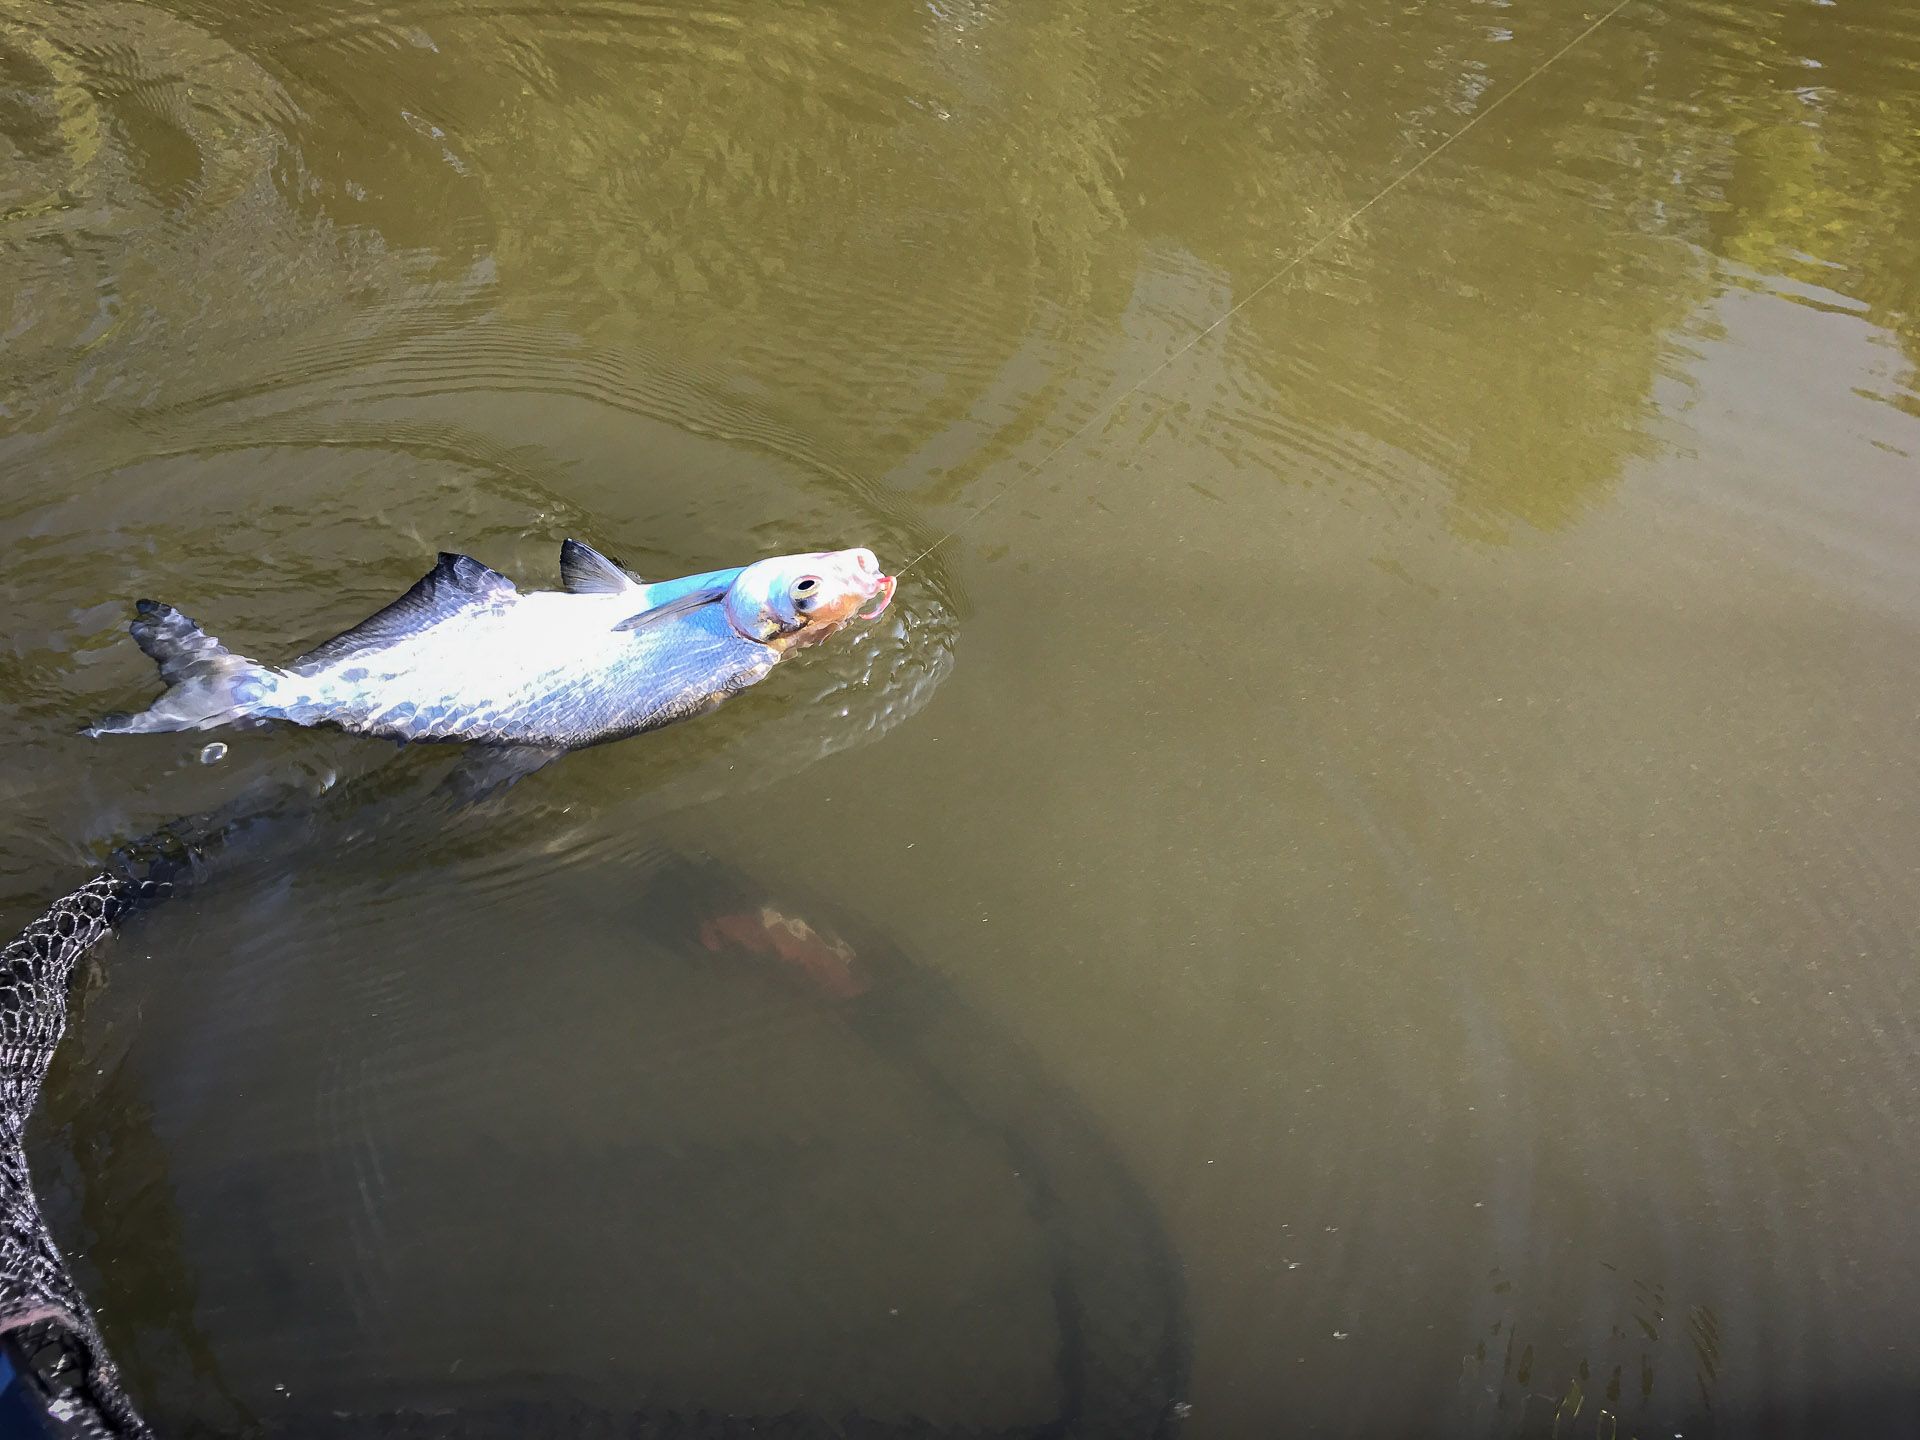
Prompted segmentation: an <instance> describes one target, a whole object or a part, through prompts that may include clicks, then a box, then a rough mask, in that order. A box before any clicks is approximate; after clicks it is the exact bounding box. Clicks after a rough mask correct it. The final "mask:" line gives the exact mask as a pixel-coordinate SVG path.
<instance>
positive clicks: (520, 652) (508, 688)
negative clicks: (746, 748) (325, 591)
mask: <svg viewBox="0 0 1920 1440" xmlns="http://www.w3.org/2000/svg"><path fill="white" fill-rule="evenodd" d="M560 575H561V583H562V585H563V586H564V588H563V589H561V590H536V591H521V590H519V589H517V588H516V587H515V585H514V583H513V581H512V580H510V579H508V578H507V577H506V576H505V575H503V574H501V573H500V572H499V571H497V570H493V569H491V568H489V567H488V566H486V565H483V564H482V563H481V562H480V561H478V560H475V559H473V558H472V557H471V556H468V555H459V554H454V553H451V552H443V553H442V554H441V555H440V558H439V561H438V563H437V564H435V566H434V567H433V569H432V570H430V571H428V572H427V574H426V575H424V576H423V577H421V579H420V580H419V582H418V583H417V584H415V585H414V586H413V588H412V589H410V590H408V591H407V593H406V594H404V595H402V596H401V597H400V598H399V599H398V600H395V601H394V602H393V603H392V604H390V605H388V606H386V607H385V608H384V609H382V610H380V611H378V612H377V613H376V614H374V615H372V616H370V617H368V618H367V619H366V620H363V621H362V622H361V623H360V624H358V625H356V626H354V627H353V628H352V629H351V630H348V631H346V632H344V633H343V634H340V635H337V636H335V637H334V638H333V639H331V640H328V641H327V642H326V643H324V644H322V645H318V646H316V647H315V648H313V649H312V650H309V651H307V652H306V653H305V654H304V655H300V656H297V657H296V658H295V659H293V660H291V661H289V662H288V663H286V664H285V665H283V666H277V667H276V666H271V665H263V664H261V663H260V662H259V661H257V660H252V659H248V658H247V657H246V656H243V655H237V654H234V653H233V652H231V651H229V650H228V649H227V648H226V646H224V645H222V644H221V643H220V642H219V641H218V640H217V639H215V638H214V637H213V636H211V635H209V634H207V633H206V631H204V630H203V629H201V627H200V626H199V625H197V624H195V623H194V622H193V621H192V620H190V619H188V618H187V617H186V616H185V615H183V614H181V613H180V612H179V611H178V610H176V609H174V608H173V607H172V606H170V605H164V604H159V603H157V602H155V601H152V600H141V601H139V602H138V603H137V604H136V605H135V607H134V608H135V618H134V620H133V622H132V624H131V626H130V627H129V629H130V631H131V633H132V635H133V638H134V641H135V642H136V643H137V644H138V645H139V646H140V648H141V650H143V651H144V652H145V653H146V654H147V656H148V657H149V658H151V659H152V660H153V661H154V662H155V663H156V664H157V665H158V666H159V667H160V678H161V680H162V681H163V682H164V683H165V685H166V687H167V688H166V689H165V691H164V692H163V693H162V694H161V695H160V697H159V698H158V699H157V700H155V701H154V703H153V704H152V705H151V706H150V707H148V708H147V709H146V710H144V711H142V712H140V713H139V714H135V715H108V716H105V717H103V718H101V719H100V720H98V721H96V722H95V723H94V724H93V725H91V726H89V727H87V728H86V729H85V730H84V731H83V732H82V733H83V734H87V735H93V736H101V735H143V734H156V733H165V732H172V731H183V730H211V729H216V728H220V727H235V728H243V729H244V728H258V727H264V726H270V725H272V724H275V723H286V724H292V725H302V726H316V725H330V726H335V727H338V728H339V729H342V730H346V731H350V732H352V733H354V734H359V735H375V736H383V737H386V738H388V739H392V740H397V741H401V742H403V743H416V742H435V741H464V742H468V743H470V744H473V745H476V746H486V747H497V748H498V749H499V750H501V751H502V752H503V753H504V752H509V751H511V752H514V753H516V754H518V755H519V756H521V757H522V758H523V759H524V760H525V761H526V762H527V767H528V768H531V766H533V765H537V764H539V763H544V762H545V760H546V759H549V758H552V757H553V756H556V755H559V754H564V753H565V752H567V751H570V750H578V749H581V748H583V747H585V746H588V745H598V744H602V743H604V742H606V741H610V740H619V739H623V738H625V737H627V736H630V735H637V734H640V733H642V732H643V731H648V730H657V729H659V728H660V727H662V726H664V725H671V724H674V723H675V722H677V721H682V720H690V719H693V718H694V717H695V716H699V715H704V714H706V713H708V712H709V711H711V710H714V709H715V708H717V707H718V706H720V705H721V704H723V703H725V702H726V701H727V700H729V699H731V698H732V697H733V696H735V695H738V694H739V693H740V692H741V691H743V690H746V689H747V688H748V687H750V686H752V685H755V684H758V683H759V682H760V681H761V680H763V679H765V678H766V676H767V674H768V673H769V672H770V671H771V670H772V669H773V667H774V666H775V665H777V664H778V663H779V662H780V661H781V660H782V659H784V658H786V657H787V656H788V655H791V654H793V653H794V652H795V651H798V650H801V649H804V648H806V647H808V646H811V645H816V644H818V643H819V642H820V641H822V640H825V639H826V638H827V637H828V636H830V635H833V634H835V633H836V632H838V631H839V630H841V629H842V628H844V627H845V626H846V625H848V624H849V623H851V622H852V621H853V620H855V619H866V620H871V619H875V618H877V617H878V616H879V615H880V614H881V612H882V611H884V610H885V609H886V608H887V606H888V604H889V603H891V601H892V599H893V594H894V589H895V586H896V583H897V582H896V580H895V578H894V577H893V576H890V575H886V574H883V573H882V571H881V568H880V562H879V559H878V558H877V557H876V556H875V555H874V553H873V551H871V550H868V549H864V548H857V549H850V550H822V551H815V552H812V553H810V554H802V555H779V556H774V557H772V558H770V559H765V560H759V561H756V562H754V563H753V564H751V565H743V566H739V567H736V568H734V569H731V570H710V571H705V572H702V573H700V574H697V575H687V576H683V577H681V578H679V579H677V580H664V581H656V582H654V583H651V584H649V583H648V582H646V581H644V580H642V579H640V577H638V576H637V575H634V574H633V573H632V572H631V571H629V570H627V569H626V567H624V566H623V565H621V564H620V563H619V562H618V561H615V560H611V559H609V558H608V557H607V556H605V555H603V554H601V553H600V552H599V551H598V550H595V549H593V548H592V547H591V546H589V545H585V544H582V543H581V542H579V541H577V540H568V541H566V542H565V543H564V544H563V545H562V546H561V550H560ZM876 602H877V603H876ZM869 605H871V606H872V608H871V609H867V608H864V607H867V606H869Z"/></svg>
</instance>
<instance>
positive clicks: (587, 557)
mask: <svg viewBox="0 0 1920 1440" xmlns="http://www.w3.org/2000/svg"><path fill="white" fill-rule="evenodd" d="M560 583H561V584H562V585H564V586H566V587H567V589H568V590H570V591H572V592H573V593H574V594H575V595H618V594H621V593H622V592H624V591H627V590H635V589H638V588H639V587H640V586H641V585H643V584H644V583H646V582H644V581H643V580H641V578H640V577H639V576H638V575H636V574H634V573H633V572H632V571H631V570H629V569H627V567H626V566H624V565H622V564H621V563H620V562H619V561H618V560H612V559H609V558H608V557H607V556H605V555H602V554H601V553H600V552H599V551H598V550H596V549H594V548H593V547H592V546H591V545H582V544H581V543H580V542H579V541H578V540H562V541H561V542H560Z"/></svg>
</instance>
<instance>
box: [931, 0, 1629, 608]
mask: <svg viewBox="0 0 1920 1440" xmlns="http://www.w3.org/2000/svg"><path fill="white" fill-rule="evenodd" d="M1632 3H1633V0H1617V3H1616V4H1615V5H1614V7H1613V8H1612V9H1611V10H1609V11H1607V12H1606V13H1605V14H1604V15H1602V16H1601V17H1600V18H1599V19H1598V20H1595V21H1594V22H1593V23H1592V24H1591V25H1589V26H1587V28H1586V29H1584V30H1582V31H1581V32H1580V33H1579V34H1578V35H1576V36H1574V37H1573V38H1572V39H1571V40H1569V41H1567V43H1566V44H1564V45H1562V46H1561V47H1560V48H1559V49H1558V50H1556V51H1554V52H1553V54H1551V55H1549V56H1548V57H1547V58H1546V59H1544V60H1542V61H1541V62H1540V63H1539V64H1538V65H1536V66H1534V67H1533V69H1531V70H1529V71H1528V72H1527V73H1526V75H1524V76H1523V77H1522V78H1521V79H1520V80H1519V81H1518V82H1517V83H1516V84H1513V85H1510V86H1509V87H1507V89H1505V90H1503V91H1501V92H1500V95H1499V96H1498V98H1496V99H1495V100H1494V102H1493V103H1492V104H1491V105H1489V106H1487V108H1486V109H1484V110H1482V111H1480V112H1479V113H1478V114H1477V115H1475V116H1474V117H1473V118H1472V119H1471V120H1469V121H1467V123H1466V124H1464V125H1462V126H1461V127H1460V128H1459V129H1458V130H1455V131H1454V132H1453V133H1452V134H1451V135H1449V136H1447V138H1446V139H1444V140H1442V141H1441V142H1440V143H1439V144H1438V145H1436V146H1434V147H1433V148H1432V149H1431V150H1429V151H1427V153H1426V154H1424V155H1422V156H1421V157H1420V158H1419V159H1418V160H1415V161H1414V162H1413V164H1411V165H1409V166H1408V167H1407V168H1406V169H1404V170H1402V171H1401V172H1400V173H1399V174H1398V175H1396V176H1394V177H1393V178H1392V179H1391V180H1389V181H1388V182H1387V183H1386V184H1385V185H1383V186H1381V187H1380V189H1379V190H1378V191H1377V192H1376V193H1375V194H1374V195H1373V197H1372V198H1371V199H1369V200H1368V201H1367V202H1366V203H1365V204H1364V205H1362V206H1361V207H1360V208H1359V209H1357V210H1355V211H1354V212H1353V213H1352V214H1351V215H1349V216H1347V218H1346V219H1344V220H1342V221H1341V222H1340V223H1339V224H1337V225H1335V226H1334V227H1333V228H1332V229H1330V230H1327V231H1325V232H1324V233H1323V234H1321V236H1320V237H1319V238H1318V239H1316V240H1314V241H1313V242H1312V243H1311V244H1309V245H1307V246H1306V248H1304V249H1303V250H1301V251H1299V252H1298V253H1297V254H1295V255H1294V257H1293V258H1292V259H1291V260H1289V261H1287V263H1286V264H1284V265H1282V266H1281V267H1280V268H1279V269H1278V270H1276V271H1274V272H1273V274H1271V275H1269V276H1268V277H1267V278H1266V279H1264V280H1262V281H1261V282H1260V283H1259V284H1258V285H1256V286H1254V287H1253V289H1251V290H1249V291H1248V292H1247V293H1246V295H1245V296H1244V297H1242V298H1241V299H1239V300H1237V301H1235V302H1234V303H1233V305H1232V306H1231V307H1229V308H1228V309H1227V310H1225V311H1224V312H1222V313H1221V315H1220V316H1219V318H1218V319H1216V320H1215V321H1214V322H1213V323H1212V324H1210V325H1208V326H1207V327H1206V328H1205V329H1204V330H1200V331H1196V332H1195V333H1194V334H1193V335H1192V336H1191V337H1189V338H1188V340H1187V341H1186V343H1185V344H1183V345H1181V346H1179V347H1178V348H1177V349H1175V350H1174V351H1172V352H1171V353H1170V354H1169V355H1167V357H1166V358H1165V359H1163V360H1162V361H1161V362H1160V363H1159V364H1158V365H1155V366H1154V367H1153V368H1152V369H1151V370H1149V371H1147V373H1146V374H1144V375H1142V376H1141V377H1140V378H1139V379H1138V380H1136V381H1134V382H1133V383H1132V384H1131V385H1129V386H1127V388H1126V389H1124V390H1122V391H1121V392H1120V393H1119V394H1118V395H1116V396H1115V397H1114V398H1113V399H1111V400H1109V401H1108V402H1107V403H1106V404H1105V405H1102V406H1101V407H1100V408H1099V409H1098V410H1096V411H1094V412H1093V414H1092V415H1090V416H1089V417H1088V418H1087V419H1086V420H1085V421H1083V422H1082V423H1081V424H1080V426H1079V427H1078V428H1077V429H1075V430H1074V431H1073V432H1072V433H1071V434H1069V435H1068V436H1067V438H1066V439H1064V440H1062V441H1061V442H1060V443H1059V444H1057V445H1055V446H1054V447H1053V448H1052V449H1051V450H1049V451H1048V452H1047V453H1046V454H1045V455H1042V456H1041V457H1040V459H1039V460H1038V461H1036V462H1035V463H1034V464H1033V465H1032V466H1031V467H1030V468H1029V469H1026V470H1024V471H1022V472H1021V473H1020V474H1018V475H1016V476H1014V477H1013V478H1012V479H1011V480H1009V481H1007V483H1006V484H1004V485H1002V486H1001V487H1000V488H999V489H998V490H996V491H994V492H993V494H991V495H989V496H988V497H987V499H986V501H985V502H984V503H983V504H982V505H981V506H980V508H979V509H977V510H975V511H974V512H973V513H972V514H971V515H969V516H967V517H966V518H965V519H964V520H962V521H960V523H959V524H957V525H955V526H954V527H953V528H952V529H951V530H949V531H947V532H946V534H944V535H942V536H941V537H940V538H939V539H938V540H936V541H934V542H933V543H932V544H931V545H929V546H927V548H926V549H924V550H922V551H921V552H920V553H919V554H918V555H916V556H914V557H913V559H911V560H909V561H908V562H907V563H906V564H904V565H902V566H901V567H900V569H899V571H898V572H897V573H899V574H901V575H904V574H906V573H907V571H909V570H911V569H913V567H914V566H916V565H918V564H919V563H920V562H921V561H922V560H924V559H926V558H927V556H929V555H931V554H932V553H933V552H934V551H936V550H938V549H939V548H940V547H941V546H942V545H944V544H946V543H947V541H949V540H951V539H953V537H954V536H955V535H958V534H959V533H960V532H961V531H962V530H963V529H965V528H966V527H967V526H969V525H971V524H973V523H974V521H976V520H978V519H979V518H980V517H981V516H982V515H984V514H986V513H987V511H989V510H991V509H992V508H993V507H994V506H995V505H998V504H999V503H1000V501H1001V500H1002V499H1003V498H1004V497H1005V496H1006V494H1007V492H1008V491H1009V490H1011V489H1013V487H1014V486H1016V485H1018V484H1019V483H1020V482H1021V481H1022V480H1025V479H1027V478H1029V477H1030V476H1033V475H1037V474H1039V473H1040V471H1042V470H1044V469H1046V468H1047V466H1048V465H1050V464H1052V463H1053V461H1054V459H1055V458H1056V457H1058V455H1059V454H1060V452H1061V451H1062V450H1064V449H1066V448H1067V446H1069V445H1071V444H1072V443H1073V442H1074V441H1076V440H1078V439H1079V438H1080V437H1081V436H1082V435H1085V434H1086V433H1087V432H1088V431H1089V430H1091V429H1093V427H1094V426H1095V425H1097V424H1099V423H1100V422H1101V421H1102V420H1105V419H1106V418H1107V417H1108V416H1110V415H1112V414H1113V412H1114V411H1116V410H1118V409H1119V408H1120V407H1121V406H1122V405H1124V404H1125V403H1126V402H1127V401H1128V400H1130V399H1132V398H1133V396H1134V395H1135V394H1136V393H1137V392H1138V391H1139V390H1140V389H1141V387H1142V386H1144V385H1145V384H1146V383H1147V382H1148V381H1149V380H1151V379H1153V378H1154V376H1156V375H1158V374H1159V373H1160V372H1161V371H1162V370H1164V369H1166V368H1167V367H1168V366H1169V365H1171V364H1173V362H1174V361H1176V360H1178V359H1179V358H1180V357H1181V356H1182V355H1184V354H1186V353H1187V352H1188V351H1189V350H1191V349H1193V347H1194V346H1196V345H1198V344H1199V343H1200V342H1201V341H1202V340H1204V339H1206V338H1207V336H1209V335H1211V334H1212V333H1213V332H1214V331H1216V330H1218V329H1219V328H1220V327H1221V326H1222V325H1224V324H1226V323H1227V322H1228V321H1229V320H1231V319H1232V318H1233V317H1234V316H1236V315H1238V314H1239V313H1240V312H1241V311H1242V310H1244V309H1246V308H1247V306H1249V305H1251V304H1252V303H1253V302H1254V301H1256V300H1258V299H1259V298H1260V297H1261V296H1262V295H1264V294H1265V293H1266V292H1267V291H1269V290H1271V289H1272V288H1273V287H1274V286H1275V285H1278V284H1279V283H1280V282H1281V281H1282V280H1284V279H1286V278H1287V276H1289V275H1291V274H1292V273H1293V272H1294V271H1295V270H1297V269H1298V268H1299V267H1300V266H1301V265H1302V264H1304V263H1305V262H1306V261H1308V260H1311V259H1312V258H1313V257H1314V256H1315V255H1316V254H1318V253H1319V252H1320V250H1321V249H1323V248H1324V247H1325V246H1326V244H1327V242H1328V241H1330V240H1333V239H1336V238H1338V237H1339V236H1341V235H1344V234H1346V233H1347V231H1348V230H1350V229H1352V228H1353V224H1354V222H1355V221H1356V220H1358V219H1359V218H1360V217H1361V216H1362V215H1364V214H1366V213H1367V212H1368V211H1369V210H1371V209H1372V208H1373V207H1374V206H1376V205H1378V204H1379V203H1380V202H1381V201H1382V200H1384V199H1386V198H1387V197H1388V196H1389V195H1391V194H1393V192H1394V191H1396V190H1398V189H1399V188H1400V187H1401V186H1402V185H1404V184H1406V183H1407V181H1409V180H1411V179H1412V178H1413V177H1414V176H1416V175H1418V174H1419V173H1420V172H1421V171H1422V170H1424V169H1426V167H1427V166H1428V164H1430V163H1431V162H1432V161H1433V160H1435V159H1437V158H1438V157H1439V156H1440V155H1441V154H1442V152H1444V151H1445V150H1446V149H1447V147H1448V146H1450V145H1451V144H1453V142H1454V141H1456V140H1458V139H1460V138H1461V137H1462V136H1463V135H1465V134H1466V133H1467V132H1468V131H1469V130H1471V129H1473V127H1474V126H1476V125H1478V124H1479V123H1480V122H1481V121H1482V120H1484V119H1486V118H1487V117H1488V116H1489V115H1491V114H1493V112H1494V111H1496V110H1498V109H1499V108H1500V107H1501V106H1502V105H1504V104H1506V103H1507V101H1509V100H1511V99H1512V98H1513V97H1514V96H1516V95H1518V94H1519V93H1520V92H1521V91H1522V90H1524V89H1526V88H1527V86H1529V85H1531V84H1532V83H1533V82H1534V81H1536V80H1538V79H1539V78H1540V77H1541V76H1542V75H1544V74H1546V73H1547V71H1548V70H1550V69H1552V68H1553V66H1554V65H1556V64H1557V63H1559V61H1560V60H1561V59H1562V58H1563V57H1564V56H1565V55H1566V54H1567V53H1568V52H1569V51H1570V50H1572V49H1573V48H1574V47H1575V46H1577V45H1579V44H1581V43H1582V42H1584V41H1585V40H1586V39H1587V38H1588V37H1589V36H1591V35H1592V34H1593V32H1594V31H1596V30H1598V29H1599V28H1600V27H1601V26H1602V25H1605V24H1606V23H1607V22H1608V21H1609V20H1611V19H1613V17H1614V16H1616V15H1618V14H1619V13H1620V12H1621V11H1622V10H1624V9H1626V8H1627V6H1629V5H1631V4H1632Z"/></svg>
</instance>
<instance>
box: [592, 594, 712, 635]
mask: <svg viewBox="0 0 1920 1440" xmlns="http://www.w3.org/2000/svg"><path fill="white" fill-rule="evenodd" d="M726 598H727V587H726V586H724V585H709V586H707V587H706V588H705V589H704V590H689V591H688V592H687V593H686V594H685V595H681V596H679V597H677V598H676V599H672V600H669V601H667V602H666V604H664V605H656V606H654V607H653V608H652V609H651V610H642V611H641V612H640V613H639V614H638V615H629V616H628V617H627V618H626V619H624V620H622V621H621V622H620V623H619V624H618V625H616V626H614V627H613V628H614V629H616V630H640V629H643V628H645V627H646V626H648V625H657V624H659V623H661V622H662V621H665V620H671V619H673V618H674V617H675V616H676V615H685V614H687V613H689V612H690V611H694V610H698V609H700V608H701V607H702V606H704V605H717V604H719V603H720V602H721V601H722V600H724V599H726Z"/></svg>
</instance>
